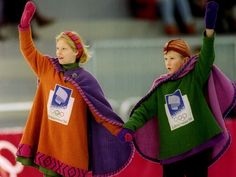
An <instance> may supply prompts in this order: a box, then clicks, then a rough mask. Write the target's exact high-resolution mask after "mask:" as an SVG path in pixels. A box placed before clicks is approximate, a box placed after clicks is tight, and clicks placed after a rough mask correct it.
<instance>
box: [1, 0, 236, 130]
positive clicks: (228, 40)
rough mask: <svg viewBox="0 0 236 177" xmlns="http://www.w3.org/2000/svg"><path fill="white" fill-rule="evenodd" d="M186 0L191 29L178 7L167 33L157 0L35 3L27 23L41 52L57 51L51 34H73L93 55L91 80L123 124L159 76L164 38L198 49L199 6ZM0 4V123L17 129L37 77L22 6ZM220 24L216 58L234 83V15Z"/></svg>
mask: <svg viewBox="0 0 236 177" xmlns="http://www.w3.org/2000/svg"><path fill="white" fill-rule="evenodd" d="M10 1H11V0H7V1H6V0H5V2H8V3H9V2H10ZM2 2H4V1H2ZM187 2H189V5H190V7H191V15H192V17H193V20H192V22H191V25H192V26H191V27H192V28H191V29H193V30H192V31H191V30H189V28H187V29H185V30H184V29H183V27H184V26H186V25H185V22H184V20H181V18H180V17H181V15H180V14H179V13H178V11H177V10H175V17H176V19H177V21H176V23H177V24H178V25H179V27H178V28H179V30H178V31H176V30H172V29H173V28H172V27H173V25H172V26H171V25H167V24H166V23H165V21H164V18H163V17H164V16H163V14H162V13H161V12H162V10H161V8H160V7H161V6H160V4H159V3H158V0H99V1H98V0H70V1H63V0H50V1H46V0H35V3H36V4H37V13H38V14H37V16H38V17H37V19H34V20H33V21H32V28H33V33H34V39H35V44H36V46H37V48H38V49H39V50H40V51H41V52H42V53H44V54H48V55H51V56H55V37H56V35H57V34H59V33H60V32H62V31H67V30H73V31H77V32H78V33H79V34H80V35H81V36H82V38H83V40H84V41H85V43H86V44H87V45H89V50H90V52H91V54H92V58H91V59H90V61H89V62H88V63H86V64H85V65H84V67H85V68H86V69H88V70H89V71H90V72H91V73H92V74H93V75H94V76H95V77H96V78H97V80H98V81H99V82H100V84H101V86H102V88H103V90H104V93H105V95H106V97H107V98H108V99H109V100H110V103H111V104H112V106H113V108H114V110H115V111H116V112H117V113H118V114H119V115H120V116H121V117H122V118H123V119H124V121H126V120H127V116H128V114H129V111H130V109H131V108H132V106H133V105H134V104H135V103H136V102H137V100H138V99H139V98H140V97H141V96H144V95H145V94H146V93H147V91H148V90H149V88H150V86H151V84H152V81H153V80H154V79H155V78H156V77H158V76H160V75H161V74H163V73H165V68H164V63H163V53H162V48H163V45H164V44H165V42H167V41H168V40H170V39H173V38H183V39H185V40H186V41H187V42H188V43H189V44H190V46H191V47H192V49H193V51H194V52H197V51H198V49H199V46H200V45H201V42H202V34H203V30H204V19H203V16H204V10H203V6H202V5H201V4H200V5H199V4H198V3H196V1H194V0H190V1H187ZM198 2H200V1H198ZM11 3H13V4H14V3H16V2H15V1H13V0H12V2H11ZM232 7H233V10H232V14H230V15H231V17H232V18H233V19H235V18H234V17H235V6H232ZM0 8H1V12H2V14H1V16H2V21H1V23H0V27H1V28H0V35H1V36H0V63H1V64H0V81H1V83H0V127H1V128H7V127H23V126H24V124H25V121H26V119H27V115H28V112H29V110H30V107H31V103H32V100H33V97H34V94H35V90H36V82H37V78H36V77H35V75H34V74H33V72H32V71H31V69H30V68H29V67H28V65H27V63H26V62H25V61H24V59H23V57H22V55H21V53H20V51H19V45H18V33H17V25H18V22H19V18H20V15H21V11H20V10H21V9H22V8H20V6H19V4H17V3H16V4H15V6H13V5H11V6H10V8H9V7H7V6H4V5H3V4H2V6H1V3H0ZM13 8H15V12H16V13H17V14H18V16H19V17H18V19H17V18H16V19H13V20H12V19H6V17H9V16H10V15H13V17H16V16H15V15H14V10H13ZM220 8H223V7H221V6H220ZM9 10H10V12H9ZM3 12H4V13H3ZM9 13H10V15H9ZM4 14H8V16H6V15H5V16H4ZM223 17H225V16H223ZM223 20H225V19H223ZM226 21H227V20H225V22H224V23H223V26H222V25H219V26H220V27H221V28H222V29H220V28H217V29H216V31H217V34H216V40H215V52H216V61H215V63H216V65H218V66H219V67H220V68H221V69H222V70H223V71H224V73H225V74H226V75H227V76H228V77H229V78H230V79H232V80H235V78H236V31H235V30H234V29H229V28H230V27H232V26H233V25H235V20H234V21H233V22H232V21H230V22H226ZM228 23H229V24H228ZM169 27H171V28H169ZM174 29H176V28H174ZM171 30H172V31H171Z"/></svg>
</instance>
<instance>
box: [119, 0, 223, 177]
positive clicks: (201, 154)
mask: <svg viewBox="0 0 236 177" xmlns="http://www.w3.org/2000/svg"><path fill="white" fill-rule="evenodd" d="M217 10H218V4H217V3H216V2H214V1H211V2H209V3H208V4H207V6H206V12H205V27H206V29H205V32H204V37H203V44H202V48H201V52H200V54H199V56H191V50H190V48H189V46H188V44H187V43H186V42H185V41H184V40H182V39H174V40H171V41H169V42H167V43H166V44H165V46H164V60H165V67H166V69H167V71H168V73H167V74H166V75H165V76H163V77H160V78H159V79H158V80H157V81H156V82H154V85H153V88H152V89H151V90H150V91H149V93H148V94H147V95H146V96H145V97H144V98H143V99H142V100H141V101H140V102H139V103H138V104H137V105H136V106H135V108H134V110H133V111H132V113H131V116H130V118H129V120H128V121H127V122H126V123H125V124H124V126H123V129H122V130H121V131H120V133H119V134H118V138H119V139H120V140H121V141H131V140H132V138H133V136H134V132H135V131H136V130H138V129H140V128H142V127H143V126H144V125H145V124H146V123H147V122H149V121H150V120H151V119H152V118H153V117H158V118H156V119H155V120H156V124H157V129H156V132H153V133H156V134H158V136H157V137H158V139H156V140H157V141H158V142H157V147H158V153H157V154H156V155H157V157H156V158H157V160H158V161H159V162H160V163H161V164H162V165H163V173H164V175H163V176H164V177H184V176H185V177H207V176H208V166H209V158H210V156H211V152H212V146H213V145H214V144H216V143H217V142H218V141H220V140H221V139H222V136H223V135H222V129H221V127H220V126H219V125H218V122H217V121H216V119H215V118H214V115H213V114H212V112H211V109H210V108H209V106H208V103H207V100H206V98H205V94H204V86H205V85H206V83H207V81H208V78H209V75H210V73H211V70H212V66H213V62H214V58H215V53H214V28H215V23H216V19H217ZM150 136H152V135H150ZM137 141H138V140H137ZM140 143H142V140H140ZM148 143H149V149H153V147H151V146H150V145H151V144H152V142H148ZM139 150H140V149H139ZM140 151H141V152H143V151H145V150H142V149H141V150H140ZM150 156H153V154H151V155H150Z"/></svg>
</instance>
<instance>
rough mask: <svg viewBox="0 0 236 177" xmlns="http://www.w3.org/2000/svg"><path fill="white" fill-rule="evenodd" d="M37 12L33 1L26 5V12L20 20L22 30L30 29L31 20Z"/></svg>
mask: <svg viewBox="0 0 236 177" xmlns="http://www.w3.org/2000/svg"><path fill="white" fill-rule="evenodd" d="M35 11H36V6H35V4H34V3H33V2H32V1H28V2H27V3H26V4H25V8H24V11H23V13H22V16H21V20H20V27H21V28H29V26H30V22H31V19H32V17H33V15H34V13H35Z"/></svg>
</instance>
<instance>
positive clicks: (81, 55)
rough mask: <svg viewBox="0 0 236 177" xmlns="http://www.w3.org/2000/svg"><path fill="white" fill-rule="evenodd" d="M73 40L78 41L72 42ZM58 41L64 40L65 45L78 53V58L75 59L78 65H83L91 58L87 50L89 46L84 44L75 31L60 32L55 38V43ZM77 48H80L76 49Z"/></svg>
mask: <svg viewBox="0 0 236 177" xmlns="http://www.w3.org/2000/svg"><path fill="white" fill-rule="evenodd" d="M74 38H76V39H78V40H74ZM60 39H65V41H66V43H67V44H68V45H69V46H70V47H71V48H72V50H73V51H75V52H77V51H78V56H77V58H76V59H78V60H79V63H81V64H84V63H86V62H87V61H88V60H89V58H90V57H91V56H90V54H89V52H88V49H87V48H88V47H89V46H86V45H85V44H84V42H83V41H82V38H81V37H80V35H79V34H78V33H76V32H75V31H69V32H61V33H60V34H59V35H58V36H56V42H58V41H59V40H60ZM78 46H80V47H79V48H78Z"/></svg>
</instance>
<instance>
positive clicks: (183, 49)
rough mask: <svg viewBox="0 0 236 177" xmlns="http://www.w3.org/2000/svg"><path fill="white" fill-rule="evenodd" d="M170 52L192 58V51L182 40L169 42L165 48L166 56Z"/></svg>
mask: <svg viewBox="0 0 236 177" xmlns="http://www.w3.org/2000/svg"><path fill="white" fill-rule="evenodd" d="M170 50H173V51H175V52H178V53H179V54H181V55H182V56H184V57H190V56H191V49H190V47H189V45H188V44H187V43H186V42H185V41H184V40H182V39H174V40H170V41H168V42H167V43H166V44H165V46H164V49H163V51H164V54H166V53H167V52H169V51H170Z"/></svg>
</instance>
